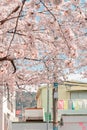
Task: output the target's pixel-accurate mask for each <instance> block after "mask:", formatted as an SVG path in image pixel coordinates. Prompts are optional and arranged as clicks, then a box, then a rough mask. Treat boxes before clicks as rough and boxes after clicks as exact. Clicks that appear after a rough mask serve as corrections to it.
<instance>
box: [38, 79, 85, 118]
mask: <svg viewBox="0 0 87 130" xmlns="http://www.w3.org/2000/svg"><path fill="white" fill-rule="evenodd" d="M52 90H53V87H52V85H50V86H49V95H48V93H47V91H48V86H46V85H44V86H43V87H42V86H41V87H40V88H39V90H38V92H37V96H36V99H37V107H38V108H39V107H40V108H41V107H42V108H44V112H45V113H47V110H48V109H49V113H51V119H52V106H53V105H52V102H53V93H52ZM48 100H49V101H48ZM86 111H87V83H80V82H70V81H67V82H64V84H62V85H59V86H58V119H59V120H60V117H61V114H68V113H71V114H73V113H74V114H75V113H76V114H80V113H86Z"/></svg>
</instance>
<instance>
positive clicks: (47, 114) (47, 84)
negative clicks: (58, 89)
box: [47, 84, 49, 130]
mask: <svg viewBox="0 0 87 130" xmlns="http://www.w3.org/2000/svg"><path fill="white" fill-rule="evenodd" d="M47 130H49V84H47Z"/></svg>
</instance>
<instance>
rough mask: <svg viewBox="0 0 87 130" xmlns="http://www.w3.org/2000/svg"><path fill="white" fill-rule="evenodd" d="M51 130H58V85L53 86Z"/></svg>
mask: <svg viewBox="0 0 87 130" xmlns="http://www.w3.org/2000/svg"><path fill="white" fill-rule="evenodd" d="M53 130H58V83H57V82H54V84H53Z"/></svg>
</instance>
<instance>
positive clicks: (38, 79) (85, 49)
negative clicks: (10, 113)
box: [0, 0, 87, 87]
mask: <svg viewBox="0 0 87 130" xmlns="http://www.w3.org/2000/svg"><path fill="white" fill-rule="evenodd" d="M86 8H87V2H86V1H84V2H82V1H81V0H67V1H63V0H4V1H3V0H1V1H0V83H1V84H2V83H3V84H8V85H9V86H11V87H12V86H15V85H17V86H18V85H23V84H29V85H31V84H40V83H53V82H54V79H55V78H56V80H57V81H58V82H60V81H61V80H66V79H67V76H68V75H69V74H70V73H81V74H83V75H84V76H87V58H86V57H87V38H86V35H87V11H86Z"/></svg>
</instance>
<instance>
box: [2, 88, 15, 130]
mask: <svg viewBox="0 0 87 130" xmlns="http://www.w3.org/2000/svg"><path fill="white" fill-rule="evenodd" d="M0 90H1V93H0V119H1V121H0V130H11V122H12V121H14V120H15V119H16V118H15V92H14V91H10V89H9V87H8V86H0Z"/></svg>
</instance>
